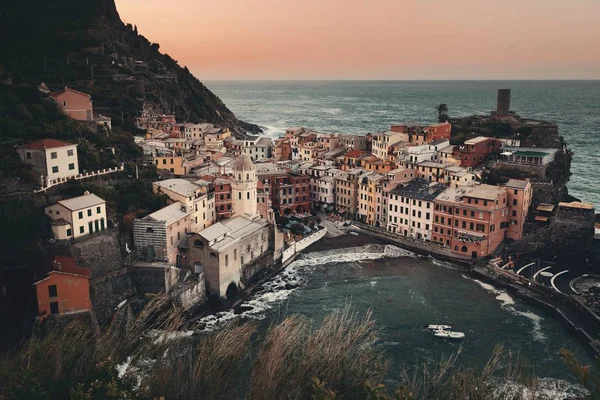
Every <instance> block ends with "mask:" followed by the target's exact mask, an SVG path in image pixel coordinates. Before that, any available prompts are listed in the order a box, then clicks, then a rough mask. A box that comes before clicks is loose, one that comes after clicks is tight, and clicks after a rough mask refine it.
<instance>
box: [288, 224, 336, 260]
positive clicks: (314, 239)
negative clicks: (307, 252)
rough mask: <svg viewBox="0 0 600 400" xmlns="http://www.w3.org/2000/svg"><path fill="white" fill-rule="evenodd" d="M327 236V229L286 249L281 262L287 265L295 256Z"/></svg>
mask: <svg viewBox="0 0 600 400" xmlns="http://www.w3.org/2000/svg"><path fill="white" fill-rule="evenodd" d="M326 234H327V228H322V229H321V230H319V231H317V232H315V233H313V234H312V235H309V236H307V237H305V238H303V239H302V240H299V241H297V242H294V243H293V244H292V245H291V246H290V247H288V248H287V249H285V250H284V251H283V254H282V259H281V262H282V263H285V262H286V261H287V260H289V259H290V258H291V257H292V256H293V255H294V254H296V253H298V252H300V251H302V250H304V249H305V248H307V247H308V246H310V245H311V244H313V243H315V242H317V241H319V240H321V239H322V238H323V237H324V236H325V235H326Z"/></svg>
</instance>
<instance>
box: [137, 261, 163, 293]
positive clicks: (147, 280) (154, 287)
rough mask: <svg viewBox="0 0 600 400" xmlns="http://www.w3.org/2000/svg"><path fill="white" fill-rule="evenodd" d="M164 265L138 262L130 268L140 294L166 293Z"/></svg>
mask: <svg viewBox="0 0 600 400" xmlns="http://www.w3.org/2000/svg"><path fill="white" fill-rule="evenodd" d="M166 268H167V266H166V265H163V264H152V263H140V262H137V263H135V264H134V265H132V266H131V267H130V268H129V271H130V275H131V281H132V283H133V286H134V287H135V288H136V290H137V292H138V294H144V293H159V292H164V291H165V270H166Z"/></svg>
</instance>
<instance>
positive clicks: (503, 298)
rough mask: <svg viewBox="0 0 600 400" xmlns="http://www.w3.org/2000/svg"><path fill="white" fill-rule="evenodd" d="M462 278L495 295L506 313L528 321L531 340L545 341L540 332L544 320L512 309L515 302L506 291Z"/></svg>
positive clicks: (529, 313)
mask: <svg viewBox="0 0 600 400" xmlns="http://www.w3.org/2000/svg"><path fill="white" fill-rule="evenodd" d="M462 277H463V278H465V279H469V280H471V281H473V282H475V283H477V284H478V285H479V286H481V287H482V288H483V289H485V290H486V291H487V292H489V293H492V294H495V295H496V300H498V301H499V302H500V303H501V307H502V308H503V309H504V310H506V311H508V312H509V313H511V314H513V315H518V316H520V317H524V318H527V319H529V320H530V321H531V323H532V325H533V327H532V333H533V338H534V339H535V340H537V341H538V342H543V341H545V340H546V339H547V338H546V335H544V333H543V331H542V321H543V320H544V318H542V317H540V316H539V315H537V314H535V313H534V312H532V311H520V310H517V309H516V308H515V307H514V305H515V300H514V299H513V298H512V297H511V296H510V295H509V294H508V293H507V292H506V291H504V290H498V289H496V288H495V287H494V286H492V285H490V284H489V283H485V282H481V281H479V280H477V279H471V278H468V277H467V276H465V275H463V276H462Z"/></svg>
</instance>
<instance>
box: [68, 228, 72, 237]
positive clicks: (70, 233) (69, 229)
mask: <svg viewBox="0 0 600 400" xmlns="http://www.w3.org/2000/svg"><path fill="white" fill-rule="evenodd" d="M72 234H73V232H72V231H71V228H68V229H67V236H69V237H70V236H71V235H72Z"/></svg>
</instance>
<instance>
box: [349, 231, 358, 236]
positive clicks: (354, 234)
mask: <svg viewBox="0 0 600 400" xmlns="http://www.w3.org/2000/svg"><path fill="white" fill-rule="evenodd" d="M350 234H351V235H352V236H358V232H354V231H352V232H350Z"/></svg>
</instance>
